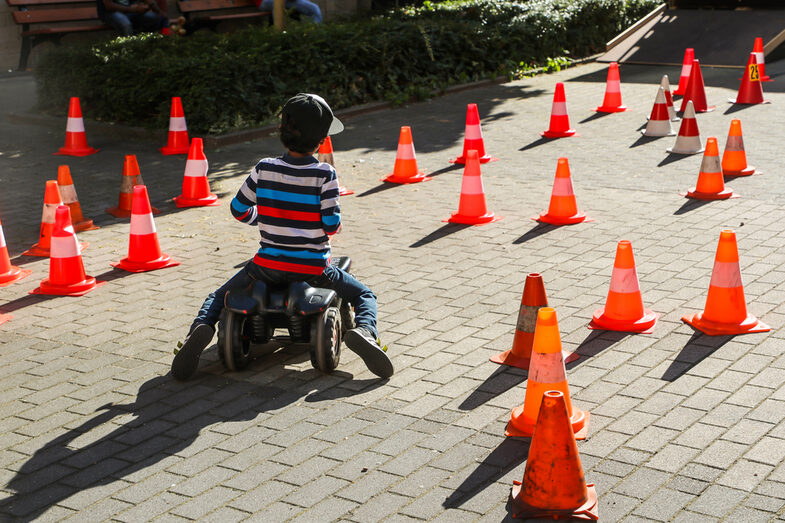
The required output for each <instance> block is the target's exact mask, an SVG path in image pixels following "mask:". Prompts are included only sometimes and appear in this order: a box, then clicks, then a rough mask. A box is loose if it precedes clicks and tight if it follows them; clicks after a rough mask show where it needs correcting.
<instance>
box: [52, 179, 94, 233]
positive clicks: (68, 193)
mask: <svg viewBox="0 0 785 523" xmlns="http://www.w3.org/2000/svg"><path fill="white" fill-rule="evenodd" d="M57 187H58V188H59V189H60V196H61V197H62V199H63V203H64V204H65V205H67V206H68V207H69V208H70V209H71V218H72V219H73V222H74V223H73V225H74V231H75V232H81V231H93V230H95V229H98V228H99V227H98V226H97V225H95V224H93V220H87V219H85V217H84V216H83V215H82V206H81V205H79V197H78V196H77V195H76V188H75V187H74V181H73V179H72V178H71V169H70V168H69V167H68V166H67V165H60V166H59V167H58V168H57Z"/></svg>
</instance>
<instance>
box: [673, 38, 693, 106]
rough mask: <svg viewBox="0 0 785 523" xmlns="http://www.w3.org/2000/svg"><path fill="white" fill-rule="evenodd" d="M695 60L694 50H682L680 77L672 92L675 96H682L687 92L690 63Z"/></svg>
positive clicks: (689, 48)
mask: <svg viewBox="0 0 785 523" xmlns="http://www.w3.org/2000/svg"><path fill="white" fill-rule="evenodd" d="M693 60H695V49H693V48H692V47H688V48H687V49H685V50H684V61H683V62H682V65H681V75H680V76H679V85H678V86H677V87H676V89H675V90H674V91H673V94H675V95H676V96H683V95H684V93H686V92H687V84H688V83H690V73H691V72H692V61H693Z"/></svg>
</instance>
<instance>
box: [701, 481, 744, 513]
mask: <svg viewBox="0 0 785 523" xmlns="http://www.w3.org/2000/svg"><path fill="white" fill-rule="evenodd" d="M745 495H746V494H745V493H744V492H743V491H740V490H735V489H730V488H728V487H723V486H720V485H712V486H710V487H709V488H708V489H706V491H705V492H704V493H703V494H702V495H701V496H700V497H699V498H698V499H696V500H695V501H694V502H693V503H691V504H690V505H689V506H688V509H689V510H691V511H694V512H699V513H701V514H706V515H708V516H714V517H718V518H719V517H723V516H725V515H726V514H728V513H729V512H731V511H732V510H733V509H734V508H735V507H736V505H738V504H739V503H740V502H741V501H742V500H743V499H744V497H745Z"/></svg>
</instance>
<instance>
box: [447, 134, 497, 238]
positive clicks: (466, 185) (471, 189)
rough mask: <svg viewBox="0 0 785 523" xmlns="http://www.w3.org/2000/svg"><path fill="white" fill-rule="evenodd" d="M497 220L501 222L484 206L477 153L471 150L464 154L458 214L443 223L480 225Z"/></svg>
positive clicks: (483, 193)
mask: <svg viewBox="0 0 785 523" xmlns="http://www.w3.org/2000/svg"><path fill="white" fill-rule="evenodd" d="M497 220H501V217H500V216H496V215H494V214H493V213H492V212H490V211H489V210H488V208H487V207H486V205H485V191H484V190H483V186H482V173H481V172H480V160H479V157H478V155H477V151H475V150H474V149H471V150H469V151H467V153H466V167H465V168H464V169H463V179H462V180H461V198H460V201H459V202H458V212H455V213H453V214H452V216H450V217H449V218H447V219H446V220H443V221H445V222H449V223H463V224H465V225H482V224H485V223H491V222H495V221H497Z"/></svg>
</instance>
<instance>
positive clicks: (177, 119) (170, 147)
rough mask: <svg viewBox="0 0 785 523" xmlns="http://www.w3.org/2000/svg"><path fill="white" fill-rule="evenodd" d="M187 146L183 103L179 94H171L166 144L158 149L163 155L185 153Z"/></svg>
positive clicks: (186, 128)
mask: <svg viewBox="0 0 785 523" xmlns="http://www.w3.org/2000/svg"><path fill="white" fill-rule="evenodd" d="M188 147H189V145H188V127H187V126H186V124H185V113H183V103H182V101H181V100H180V97H179V96H173V97H172V108H171V109H170V111H169V136H168V137H167V139H166V145H165V146H163V147H161V148H160V149H158V150H159V151H161V154H165V155H171V154H185V153H187V152H188Z"/></svg>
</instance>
